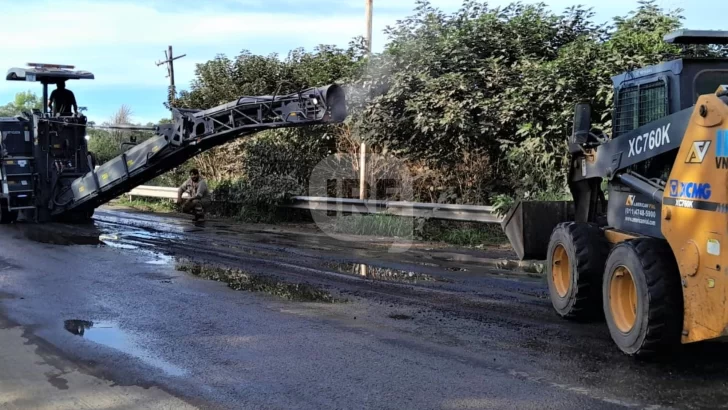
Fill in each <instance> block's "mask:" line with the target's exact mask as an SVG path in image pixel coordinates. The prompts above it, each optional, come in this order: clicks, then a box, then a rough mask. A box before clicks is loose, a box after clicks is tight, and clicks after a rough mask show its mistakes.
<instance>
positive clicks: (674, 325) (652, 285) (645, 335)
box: [602, 238, 683, 358]
mask: <svg viewBox="0 0 728 410" xmlns="http://www.w3.org/2000/svg"><path fill="white" fill-rule="evenodd" d="M620 266H623V267H626V268H627V269H628V270H629V271H630V273H631V276H632V280H633V282H634V285H635V289H636V309H634V312H635V314H634V316H635V318H634V324H633V326H632V328H631V329H629V330H628V331H627V332H624V331H622V330H620V329H619V327H618V326H617V324H616V321H615V318H614V317H613V314H612V309H611V307H610V297H611V296H612V295H611V292H610V288H611V280H610V278H611V277H612V272H613V271H614V270H616V269H617V268H618V267H620ZM681 283H682V282H681V279H680V271H679V268H678V265H677V261H676V260H675V255H674V254H673V252H672V249H671V248H670V246H669V245H668V244H667V242H666V241H664V240H660V239H654V238H638V239H633V240H629V241H625V242H622V243H620V244H618V245H616V246H615V247H614V248H613V249H612V251H611V252H610V254H609V258H608V259H607V263H606V266H605V269H604V276H603V286H602V297H603V309H604V315H605V318H606V322H607V326H608V327H609V333H610V334H611V336H612V340H614V342H615V343H616V344H617V346H618V347H619V348H620V349H621V350H622V351H623V352H624V353H626V354H627V355H630V356H636V357H642V358H648V357H655V356H658V355H662V354H664V353H668V352H670V351H673V350H674V349H675V348H676V347H678V346H679V345H680V338H681V335H682V326H683V296H682V284H681Z"/></svg>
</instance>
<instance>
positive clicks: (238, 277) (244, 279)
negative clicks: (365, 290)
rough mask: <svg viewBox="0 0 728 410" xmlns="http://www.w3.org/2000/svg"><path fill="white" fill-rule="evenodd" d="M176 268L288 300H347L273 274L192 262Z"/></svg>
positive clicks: (231, 286) (235, 286)
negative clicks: (257, 273) (268, 274)
mask: <svg viewBox="0 0 728 410" xmlns="http://www.w3.org/2000/svg"><path fill="white" fill-rule="evenodd" d="M176 269H177V270H179V271H181V272H187V273H190V274H192V275H195V276H199V277H201V278H203V279H209V280H214V281H217V282H225V283H227V285H228V287H229V288H231V289H235V290H246V291H249V292H263V293H267V294H270V295H273V296H276V297H279V298H282V299H286V300H292V301H298V302H323V303H341V302H345V300H341V299H337V298H335V297H333V296H332V295H331V294H330V293H329V292H327V291H324V290H321V289H317V288H315V287H313V286H311V285H307V284H303V283H289V282H285V281H281V280H278V279H276V278H274V277H272V276H267V275H266V276H264V275H254V274H251V273H248V272H244V271H242V270H239V269H232V268H224V267H219V266H209V265H202V264H199V263H191V262H185V263H180V264H178V265H177V267H176Z"/></svg>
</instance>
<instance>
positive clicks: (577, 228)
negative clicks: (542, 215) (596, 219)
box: [546, 222, 609, 321]
mask: <svg viewBox="0 0 728 410" xmlns="http://www.w3.org/2000/svg"><path fill="white" fill-rule="evenodd" d="M559 246H562V247H563V249H565V251H566V254H567V255H568V260H569V264H570V265H571V274H570V279H569V286H568V290H567V291H566V294H565V295H563V296H562V295H561V294H560V292H559V291H558V290H557V288H556V285H555V283H554V275H553V273H552V269H553V266H554V251H555V250H556V249H557V248H558V247H559ZM608 254H609V242H608V241H607V239H606V237H605V236H604V232H603V231H602V230H601V229H599V227H597V226H596V225H593V224H588V223H577V222H565V223H561V224H559V225H557V226H556V228H554V230H553V232H552V233H551V239H550V241H549V247H548V254H547V255H548V257H547V258H548V260H547V265H546V266H547V272H546V277H547V282H548V287H549V295H550V298H551V304H552V305H553V307H554V310H556V313H558V314H559V315H560V316H561V317H564V318H566V319H570V320H578V321H587V320H595V319H599V318H601V316H602V301H601V299H602V292H601V288H602V286H601V281H602V276H603V273H604V264H605V262H606V260H607V255H608Z"/></svg>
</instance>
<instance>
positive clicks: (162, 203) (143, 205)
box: [114, 197, 176, 212]
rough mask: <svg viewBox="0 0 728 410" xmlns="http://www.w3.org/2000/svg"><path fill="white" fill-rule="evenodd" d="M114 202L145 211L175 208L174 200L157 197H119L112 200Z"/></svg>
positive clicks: (173, 209)
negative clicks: (130, 198)
mask: <svg viewBox="0 0 728 410" xmlns="http://www.w3.org/2000/svg"><path fill="white" fill-rule="evenodd" d="M114 204H115V205H119V206H126V207H129V208H133V209H137V210H140V211H147V212H172V211H175V210H176V206H175V203H174V202H172V201H169V200H167V199H159V198H142V199H133V200H131V201H130V200H129V198H126V197H121V198H118V199H117V200H116V201H114Z"/></svg>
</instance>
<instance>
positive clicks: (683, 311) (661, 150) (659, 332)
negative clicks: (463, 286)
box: [502, 30, 728, 357]
mask: <svg viewBox="0 0 728 410" xmlns="http://www.w3.org/2000/svg"><path fill="white" fill-rule="evenodd" d="M664 40H665V41H666V42H668V43H673V44H684V45H686V46H688V47H706V46H711V45H726V44H728V32H723V31H693V30H680V31H677V32H674V33H670V34H668V35H667V36H665V38H664ZM613 85H614V113H613V123H612V130H611V134H612V135H611V136H609V135H606V134H605V133H604V132H602V131H601V130H598V129H593V128H592V122H591V108H590V105H589V104H577V106H576V110H575V114H574V131H573V133H572V136H571V137H570V141H569V151H570V156H569V171H568V172H569V188H570V190H571V194H572V198H573V201H569V202H522V203H519V204H517V205H516V206H515V207H513V208H512V209H511V210H510V212H509V213H508V214H507V215H506V217H505V218H504V220H503V222H502V226H503V228H504V230H505V231H506V234H507V235H508V237H509V239H510V240H511V243H512V244H513V245H514V248H515V249H516V251H517V253H518V254H519V256H520V257H521V258H522V259H523V258H529V259H530V258H535V259H540V260H546V279H547V282H548V288H549V294H550V299H551V302H552V305H553V308H554V310H555V311H556V312H557V313H558V314H559V315H561V316H562V317H564V318H568V319H573V320H577V321H583V320H594V319H596V320H602V319H603V320H605V321H606V324H607V327H608V329H609V333H610V335H611V338H612V340H613V341H614V342H615V344H616V345H617V346H618V347H619V349H621V350H622V351H623V352H624V353H626V354H628V355H632V356H637V357H654V356H664V355H665V354H666V353H670V352H674V351H675V348H678V347H679V346H680V345H681V344H687V343H692V342H698V341H702V340H708V339H716V338H721V337H724V336H726V335H728V247H727V246H726V243H727V241H728V237H727V234H728V232H726V228H728V192H727V191H728V59H719V58H683V59H677V60H674V61H668V62H665V63H662V64H658V65H654V66H650V67H644V68H641V69H638V70H634V71H631V72H627V73H623V74H621V75H617V76H615V77H613ZM546 210H549V211H550V212H546Z"/></svg>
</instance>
